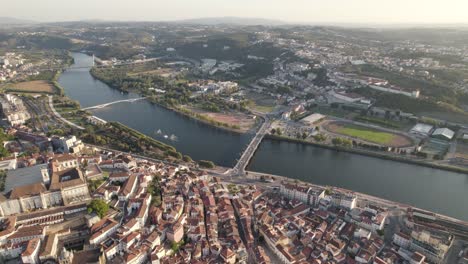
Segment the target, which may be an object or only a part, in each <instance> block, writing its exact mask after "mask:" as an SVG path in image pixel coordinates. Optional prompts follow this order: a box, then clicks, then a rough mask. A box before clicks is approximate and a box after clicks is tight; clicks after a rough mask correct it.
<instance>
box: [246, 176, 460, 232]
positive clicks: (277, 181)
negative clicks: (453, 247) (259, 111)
mask: <svg viewBox="0 0 468 264" xmlns="http://www.w3.org/2000/svg"><path fill="white" fill-rule="evenodd" d="M246 177H247V178H248V179H254V180H257V181H265V180H268V179H267V178H268V177H270V178H271V180H272V182H270V184H272V185H274V186H279V184H281V182H282V181H285V182H296V181H297V183H298V184H300V185H303V186H313V187H315V188H319V189H324V190H326V189H332V190H333V191H338V192H341V193H344V194H349V193H352V194H354V195H356V196H357V197H358V198H359V199H361V200H364V201H369V202H373V203H378V204H380V205H384V206H386V207H389V208H390V207H397V208H400V209H403V210H407V209H409V208H411V209H416V210H419V211H421V212H424V213H426V214H428V215H433V216H435V217H437V218H439V219H440V220H444V221H449V222H452V223H453V224H457V225H463V226H466V225H468V222H467V221H464V220H461V219H457V218H453V217H450V216H447V215H444V214H439V213H435V212H433V211H429V210H426V209H423V208H419V207H416V206H413V205H410V204H406V203H401V202H396V201H392V200H388V199H385V198H381V197H377V196H375V195H370V194H366V193H362V192H357V191H353V190H350V189H346V188H341V187H336V186H330V185H319V184H313V183H310V182H305V181H300V180H296V179H292V178H289V177H287V176H282V175H273V174H268V173H263V172H256V171H247V175H246ZM265 182H266V181H265Z"/></svg>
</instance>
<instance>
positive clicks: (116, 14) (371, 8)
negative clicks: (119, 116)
mask: <svg viewBox="0 0 468 264" xmlns="http://www.w3.org/2000/svg"><path fill="white" fill-rule="evenodd" d="M2 2H3V3H2V4H1V8H0V17H15V18H22V19H29V20H36V21H47V22H49V21H76V20H89V19H101V20H121V21H129V20H131V21H166V20H180V19H189V18H201V17H225V16H234V17H253V18H267V19H277V20H282V21H285V22H293V23H294V22H295V23H356V24H362V23H364V24H411V23H414V24H452V23H465V24H466V23H468V0H13V1H11V0H10V1H9V0H5V1H2Z"/></svg>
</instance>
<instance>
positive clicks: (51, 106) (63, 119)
mask: <svg viewBox="0 0 468 264" xmlns="http://www.w3.org/2000/svg"><path fill="white" fill-rule="evenodd" d="M49 107H50V110H52V113H54V115H55V116H56V117H57V118H58V119H60V120H61V121H62V122H64V123H65V124H67V125H69V126H71V127H74V128H77V129H79V130H84V127H82V126H79V125H77V124H74V123H72V122H70V121H68V120H67V119H65V118H63V117H62V116H61V115H60V114H59V113H58V112H57V110H55V108H54V102H53V96H51V95H49Z"/></svg>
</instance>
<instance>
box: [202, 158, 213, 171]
mask: <svg viewBox="0 0 468 264" xmlns="http://www.w3.org/2000/svg"><path fill="white" fill-rule="evenodd" d="M198 164H199V165H200V166H201V167H204V168H208V169H212V168H214V167H215V164H214V163H213V162H212V161H209V160H200V161H199V162H198Z"/></svg>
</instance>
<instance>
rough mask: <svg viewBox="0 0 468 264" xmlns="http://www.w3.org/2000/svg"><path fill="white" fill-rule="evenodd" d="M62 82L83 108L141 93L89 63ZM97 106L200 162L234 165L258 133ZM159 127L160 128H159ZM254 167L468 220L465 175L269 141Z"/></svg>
mask: <svg viewBox="0 0 468 264" xmlns="http://www.w3.org/2000/svg"><path fill="white" fill-rule="evenodd" d="M73 56H74V59H75V65H73V66H89V65H91V64H92V57H90V56H87V55H85V54H80V53H74V54H73ZM59 83H60V84H61V85H62V86H63V87H64V89H65V93H66V95H67V96H69V97H70V98H72V99H74V100H77V101H79V102H80V104H81V106H82V107H88V106H94V105H99V104H102V103H108V102H112V101H117V100H122V99H128V98H134V97H138V95H136V94H122V93H121V92H119V91H118V90H115V89H112V88H110V87H108V86H107V85H106V84H104V83H102V82H100V81H98V80H95V79H94V78H93V77H92V76H91V75H90V74H89V71H88V69H71V70H67V71H65V72H64V73H63V74H62V75H61V77H60V78H59ZM92 112H93V114H94V115H96V116H98V117H100V118H103V119H105V120H108V121H118V122H121V123H122V124H125V125H127V126H129V127H131V128H134V129H136V130H139V131H141V132H143V133H145V134H147V135H149V136H152V137H154V138H155V139H158V140H161V141H163V142H165V143H168V144H171V145H173V146H174V147H176V148H177V150H178V151H181V152H182V153H184V154H188V155H190V156H191V157H192V158H193V159H195V160H201V159H204V160H212V161H214V162H215V163H216V164H219V165H222V166H232V165H233V164H235V161H236V159H237V158H239V156H240V152H241V151H242V149H244V148H245V147H246V145H247V144H248V142H249V140H250V138H251V137H252V136H253V135H239V134H236V133H232V132H228V131H225V130H221V129H217V128H214V127H211V126H209V125H206V124H202V123H200V122H198V121H195V120H193V119H190V118H187V117H185V116H182V115H180V114H177V113H175V112H173V111H170V110H167V109H165V108H163V107H160V106H158V105H154V104H151V103H149V102H147V101H137V102H133V103H128V102H126V103H119V104H115V105H111V106H108V107H106V108H102V109H96V110H92ZM157 130H161V131H162V132H163V133H162V134H157V133H156V131H157ZM164 134H167V135H171V134H174V135H176V136H177V141H171V140H169V139H165V138H164V137H163V135H164ZM249 169H250V170H254V171H259V172H267V173H271V174H276V175H283V176H287V177H290V178H294V179H299V180H303V181H308V182H311V183H315V184H321V185H330V186H338V187H342V188H346V189H350V190H354V191H358V192H362V193H367V194H370V195H375V196H378V197H382V198H386V199H389V200H393V201H397V202H401V203H405V204H410V205H414V206H417V207H420V208H423V209H427V210H431V211H434V212H437V213H441V214H445V215H448V216H452V217H455V218H458V219H462V220H466V221H468V175H466V174H460V173H454V172H448V171H443V170H438V169H432V168H426V167H420V166H416V165H412V164H405V163H400V162H395V161H389V160H383V159H378V158H372V157H367V156H361V155H356V154H350V153H344V152H337V151H334V150H329V149H322V148H318V147H314V146H309V145H303V144H299V143H291V142H284V141H276V140H270V139H266V140H264V141H263V142H262V143H261V145H260V148H259V149H258V151H257V153H256V154H255V156H254V158H253V159H252V162H251V164H250V166H249Z"/></svg>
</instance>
